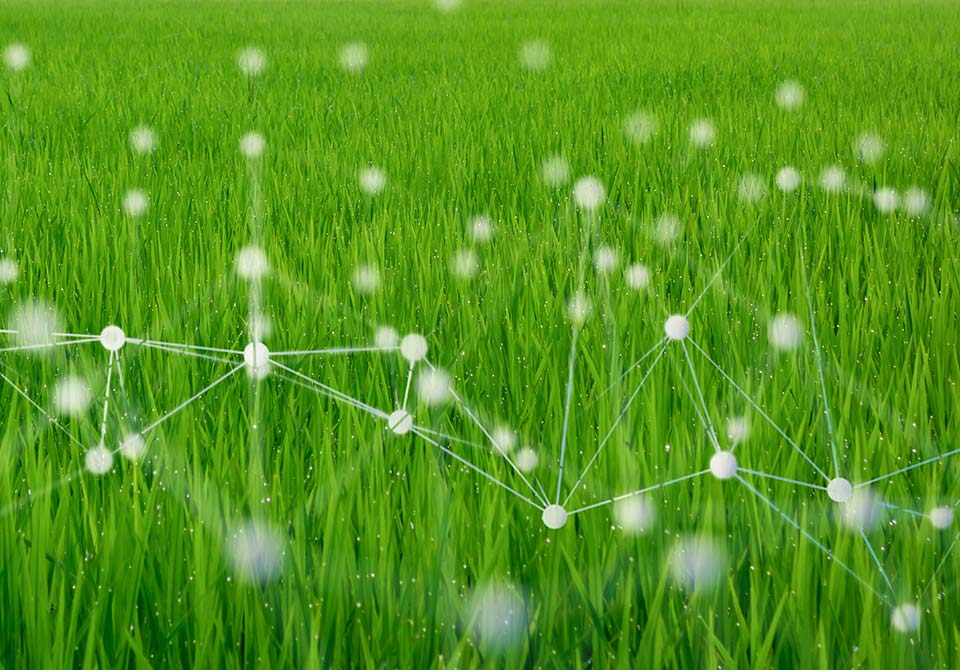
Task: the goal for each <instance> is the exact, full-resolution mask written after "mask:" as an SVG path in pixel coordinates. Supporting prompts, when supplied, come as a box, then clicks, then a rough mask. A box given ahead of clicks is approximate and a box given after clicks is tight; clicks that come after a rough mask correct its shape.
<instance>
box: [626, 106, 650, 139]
mask: <svg viewBox="0 0 960 670" xmlns="http://www.w3.org/2000/svg"><path fill="white" fill-rule="evenodd" d="M623 134H624V135H626V137H627V139H628V140H630V141H631V142H633V143H634V144H638V145H640V144H646V143H647V142H649V141H650V140H652V139H653V136H654V135H656V134H657V119H656V117H655V116H653V114H651V113H650V112H647V111H645V110H638V111H636V112H634V113H633V114H630V115H629V116H628V117H627V118H626V119H624V121H623Z"/></svg>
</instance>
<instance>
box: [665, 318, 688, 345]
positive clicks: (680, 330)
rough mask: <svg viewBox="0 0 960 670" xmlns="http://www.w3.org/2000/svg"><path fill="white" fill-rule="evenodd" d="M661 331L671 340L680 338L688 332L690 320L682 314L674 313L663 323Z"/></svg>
mask: <svg viewBox="0 0 960 670" xmlns="http://www.w3.org/2000/svg"><path fill="white" fill-rule="evenodd" d="M663 332H664V333H666V334H667V337H668V338H669V339H671V340H674V341H678V340H682V339H683V338H685V337H686V336H687V335H689V334H690V322H689V321H688V320H687V317H685V316H684V315H683V314H674V315H673V316H671V317H669V318H668V319H667V320H666V322H665V323H664V324H663Z"/></svg>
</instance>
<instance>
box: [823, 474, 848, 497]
mask: <svg viewBox="0 0 960 670" xmlns="http://www.w3.org/2000/svg"><path fill="white" fill-rule="evenodd" d="M827 495H828V496H830V500H832V501H833V502H838V503H845V502H847V501H848V500H850V496H852V495H853V485H852V484H850V480H848V479H844V478H843V477H837V478H836V479H831V480H830V483H829V484H827Z"/></svg>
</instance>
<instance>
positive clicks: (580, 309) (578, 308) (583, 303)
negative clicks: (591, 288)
mask: <svg viewBox="0 0 960 670" xmlns="http://www.w3.org/2000/svg"><path fill="white" fill-rule="evenodd" d="M592 311H593V303H591V302H590V298H588V297H587V296H586V294H584V293H583V292H581V291H577V292H576V293H574V294H573V296H571V298H570V300H569V301H568V302H567V316H569V317H570V320H571V321H573V322H574V323H576V324H582V323H583V322H584V321H586V320H587V318H589V316H590V313H591V312H592Z"/></svg>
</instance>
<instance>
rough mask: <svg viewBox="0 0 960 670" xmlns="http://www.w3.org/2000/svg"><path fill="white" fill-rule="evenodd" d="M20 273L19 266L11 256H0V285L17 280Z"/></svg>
mask: <svg viewBox="0 0 960 670" xmlns="http://www.w3.org/2000/svg"><path fill="white" fill-rule="evenodd" d="M19 274H20V268H19V267H18V266H17V262H16V261H15V260H13V259H12V258H0V286H4V285H6V284H12V283H13V282H15V281H17V276H19Z"/></svg>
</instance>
